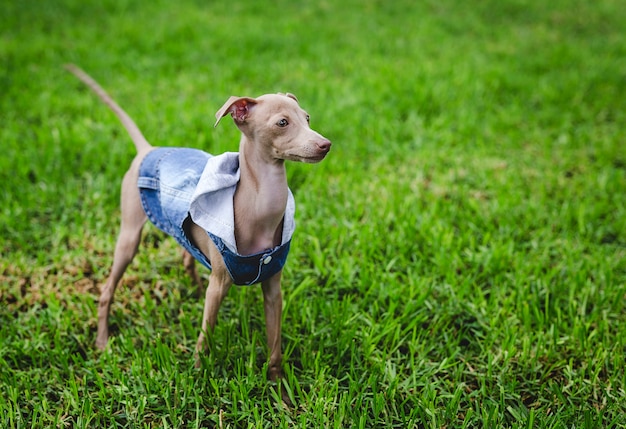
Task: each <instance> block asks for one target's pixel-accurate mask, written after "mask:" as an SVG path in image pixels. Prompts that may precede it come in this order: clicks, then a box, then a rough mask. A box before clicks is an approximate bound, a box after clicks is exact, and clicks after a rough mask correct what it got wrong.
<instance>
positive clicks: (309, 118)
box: [306, 115, 311, 124]
mask: <svg viewBox="0 0 626 429" xmlns="http://www.w3.org/2000/svg"><path fill="white" fill-rule="evenodd" d="M306 122H307V124H310V123H311V117H310V116H309V115H306Z"/></svg>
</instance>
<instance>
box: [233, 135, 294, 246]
mask: <svg viewBox="0 0 626 429" xmlns="http://www.w3.org/2000/svg"><path fill="white" fill-rule="evenodd" d="M239 169H240V179H239V183H238V184H237V189H236V191H235V197H234V212H235V239H236V240H237V251H238V253H239V254H241V255H249V254H253V253H257V252H262V251H264V250H267V249H271V248H274V247H275V246H278V245H280V244H281V239H282V230H283V218H284V216H285V208H286V206H287V198H288V195H289V189H288V187H287V172H286V170H285V162H284V161H283V160H277V159H273V158H271V157H269V156H268V154H267V153H264V152H263V150H262V148H259V147H258V145H255V144H254V142H249V141H248V140H247V138H246V137H245V136H242V139H241V142H240V145H239Z"/></svg>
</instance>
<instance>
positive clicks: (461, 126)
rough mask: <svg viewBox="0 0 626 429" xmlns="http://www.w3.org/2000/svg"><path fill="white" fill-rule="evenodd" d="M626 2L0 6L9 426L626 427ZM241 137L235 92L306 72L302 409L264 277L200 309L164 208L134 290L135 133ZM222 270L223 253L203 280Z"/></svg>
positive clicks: (1, 303)
mask: <svg viewBox="0 0 626 429" xmlns="http://www.w3.org/2000/svg"><path fill="white" fill-rule="evenodd" d="M624 22H626V8H625V7H624V5H623V3H622V2H620V1H618V0H598V1H584V0H571V1H566V0H556V1H552V2H540V1H523V0H506V1H498V0H481V1H475V2H461V1H453V0H442V1H434V0H427V1H410V0H398V1H375V0H363V1H356V0H347V1H344V2H330V1H320V2H313V1H302V2H295V1H284V0H277V1H274V2H267V3H264V2H258V1H252V0H246V1H239V2H208V1H207V2H202V1H191V0H181V1H177V2H166V1H162V0H157V1H151V2H148V1H144V2H142V1H138V0H121V1H117V0H105V1H87V2H85V1H77V0H50V1H34V0H20V1H17V0H13V1H11V0H9V1H8V2H5V4H3V7H2V13H1V14H0V35H1V36H0V61H1V67H0V147H1V149H2V150H1V151H0V182H1V183H2V190H1V191H0V252H1V254H2V257H1V260H0V426H1V427H3V428H5V427H7V428H43V427H46V428H47V427H72V428H83V427H84V428H156V427H159V428H161V427H163V428H174V427H176V428H195V427H215V428H287V427H289V428H291V427H306V428H318V427H319V428H353V427H354V428H461V427H464V428H509V427H510V428H564V429H565V428H618V427H626V373H625V369H624V367H625V365H626V363H625V357H626V326H625V325H626V307H625V301H626V289H625V285H626V33H625V32H624V26H623V24H624ZM66 62H74V63H77V64H79V65H80V66H81V67H83V68H84V69H85V70H87V71H88V72H89V73H90V74H92V75H93V76H94V77H95V78H96V79H97V80H98V81H100V83H101V84H102V85H103V86H104V87H105V88H106V89H107V90H108V91H109V92H110V93H111V94H112V95H113V96H114V97H115V98H116V99H117V100H118V102H119V103H120V104H121V105H122V106H123V107H124V108H125V109H126V110H127V111H128V112H129V113H130V114H131V116H133V118H134V119H135V120H136V122H137V123H138V124H139V126H140V127H141V128H142V130H143V131H144V134H145V135H146V136H147V137H148V139H149V140H150V141H151V142H152V143H153V144H155V145H178V146H191V147H198V148H203V149H205V150H207V151H210V152H213V153H220V152H223V151H227V150H230V151H232V150H237V147H238V139H239V136H238V131H237V130H236V127H235V126H234V125H233V124H232V122H231V121H223V122H222V123H221V124H220V126H219V127H218V128H216V129H214V128H213V126H212V125H213V122H214V116H213V115H214V113H215V111H216V110H217V109H218V108H219V107H220V106H221V105H222V104H223V102H224V101H225V100H226V99H227V98H228V97H229V96H230V95H248V96H257V95H260V94H263V93H267V92H279V91H282V92H286V91H289V92H292V93H294V94H296V95H297V96H298V98H299V99H300V102H301V104H302V105H303V107H305V108H306V109H307V110H308V112H309V113H310V114H311V118H312V121H311V122H312V126H313V128H315V129H316V130H318V131H320V132H321V133H322V134H324V135H325V136H327V137H329V138H330V139H331V140H332V141H333V149H332V151H331V153H330V155H329V156H328V157H327V158H326V160H325V161H324V162H323V163H321V164H319V165H315V166H311V165H302V164H289V165H288V171H289V177H290V186H291V188H292V190H293V192H294V194H295V197H296V202H297V213H296V219H297V222H298V228H297V231H296V234H295V236H294V242H293V245H292V251H291V255H290V259H289V261H288V263H287V267H286V270H285V274H284V276H283V293H284V315H283V316H284V317H283V319H284V321H283V351H284V358H285V372H286V377H285V379H284V380H283V384H284V385H285V387H286V390H287V391H288V392H289V394H290V396H291V397H292V400H293V403H294V405H293V406H292V407H290V408H287V407H284V406H283V405H282V404H281V403H280V401H279V400H278V395H277V393H276V391H277V389H276V386H275V385H272V384H270V383H268V382H267V381H266V376H265V374H266V369H267V365H266V354H267V349H266V345H265V331H264V319H263V310H262V299H261V291H260V288H259V287H250V288H233V289H232V290H231V292H230V294H229V296H228V297H227V299H226V302H225V303H224V305H223V306H222V308H221V311H220V318H219V323H218V326H217V328H216V331H215V334H214V338H213V341H212V345H211V351H210V354H209V355H207V356H206V358H204V360H203V366H202V368H201V369H199V370H198V369H195V368H194V367H193V348H194V346H195V341H196V339H197V335H198V332H199V324H200V318H201V315H202V302H201V301H199V300H198V299H197V298H195V297H194V289H193V286H192V284H191V281H190V279H189V278H187V277H186V276H185V275H184V270H183V267H182V264H181V260H180V252H179V249H178V248H177V246H176V245H175V243H174V241H173V240H171V239H168V238H166V237H164V236H163V235H162V234H161V233H160V232H158V231H157V230H156V228H154V227H147V228H146V229H145V230H144V238H143V246H142V248H141V251H140V253H139V254H138V256H137V258H136V259H135V262H134V263H133V265H132V266H131V267H130V268H129V270H128V271H127V273H126V276H125V277H124V279H123V281H122V284H121V285H120V287H119V289H118V292H117V294H116V302H115V304H114V307H113V309H112V318H111V322H112V329H113V336H112V338H111V342H110V344H109V348H108V350H107V352H104V353H100V352H98V351H97V350H96V349H95V347H94V341H95V327H96V305H97V297H98V293H99V292H98V291H99V288H100V287H101V286H102V285H103V283H104V281H105V279H106V276H107V275H108V270H109V267H110V264H111V261H112V251H113V247H114V242H115V238H116V235H117V228H118V222H119V206H118V202H119V185H120V181H121V177H122V175H123V174H124V172H125V170H126V169H127V167H128V164H129V162H130V160H131V159H132V157H133V155H134V148H133V146H132V144H131V142H130V140H129V138H128V137H127V135H126V134H125V132H124V130H123V128H122V127H121V125H120V124H119V123H118V121H117V120H116V118H115V117H114V116H113V115H112V114H111V113H110V112H109V111H108V110H107V108H106V107H105V106H104V105H103V104H102V103H101V102H100V101H98V100H97V99H96V98H95V97H94V96H93V94H91V93H90V92H89V91H88V90H86V88H85V87H84V86H83V85H82V84H81V83H80V82H78V81H77V80H76V79H75V78H74V77H73V76H71V75H70V74H69V73H67V72H66V71H65V70H64V69H63V64H64V63H66ZM202 275H203V277H204V278H208V272H207V271H204V272H202Z"/></svg>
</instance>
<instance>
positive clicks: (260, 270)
mask: <svg viewBox="0 0 626 429" xmlns="http://www.w3.org/2000/svg"><path fill="white" fill-rule="evenodd" d="M66 68H67V69H68V70H69V71H70V72H72V73H73V74H74V75H76V76H77V77H78V78H79V79H80V80H81V81H83V82H84V83H85V84H86V85H87V86H88V87H89V88H91V89H92V90H93V91H94V92H95V93H96V94H97V95H98V96H99V97H100V98H101V99H102V101H104V103H105V104H106V105H107V106H108V107H109V108H111V110H113V112H114V113H115V114H116V115H117V117H118V118H119V120H120V121H121V122H122V124H123V126H124V127H125V128H126V130H127V131H128V133H129V134H130V137H131V139H132V141H133V142H134V144H135V147H136V149H137V155H136V156H135V158H134V160H133V161H132V163H131V166H130V168H129V170H128V171H127V172H126V174H125V176H124V179H123V181H122V189H121V218H122V219H121V229H120V233H119V237H118V239H117V243H116V245H115V253H114V257H113V266H112V268H111V272H110V275H109V277H108V279H107V282H106V284H105V286H104V289H103V290H102V293H101V295H100V299H99V304H98V334H97V338H96V346H97V347H98V348H100V349H104V348H105V347H106V344H107V341H108V337H109V328H108V318H109V311H110V308H111V302H112V300H113V295H114V293H115V288H116V287H117V284H118V282H119V281H120V279H121V277H122V275H123V274H124V271H125V270H126V267H127V266H128V264H130V262H131V261H132V259H133V257H134V256H135V254H136V253H137V249H138V246H139V242H140V239H141V230H142V228H143V225H144V224H145V222H146V220H148V219H150V221H152V222H153V223H154V224H155V225H156V226H157V227H159V228H160V229H162V230H164V231H165V232H167V233H168V234H170V235H172V236H174V237H175V238H176V240H177V241H178V242H179V243H181V244H182V245H183V247H184V249H185V250H184V251H183V262H184V266H185V270H186V271H187V272H188V273H189V274H190V275H191V277H192V279H193V280H194V282H195V283H196V284H197V285H198V287H199V288H201V289H200V290H202V289H204V288H203V287H202V285H201V280H200V277H199V275H198V273H197V270H196V267H195V260H199V261H200V262H201V263H203V264H204V265H206V266H207V267H210V268H211V274H210V276H209V284H208V286H207V287H206V291H205V302H204V314H203V316H202V331H201V332H200V335H199V337H198V341H197V344H196V350H195V363H196V366H199V365H200V354H201V353H202V352H204V351H205V349H206V340H205V335H209V334H210V333H211V332H212V331H213V328H214V326H215V323H216V321H217V313H218V310H219V307H220V304H221V302H222V300H223V299H224V297H225V296H226V295H227V293H228V290H229V289H230V287H231V285H232V284H233V283H235V284H254V283H261V285H262V290H263V300H264V310H265V322H266V330H267V341H268V348H269V353H270V357H269V374H268V375H269V378H270V379H271V380H276V379H277V378H280V377H281V376H282V352H281V316H282V293H281V273H282V268H283V265H284V263H285V259H286V257H287V252H288V250H289V242H290V239H291V233H292V232H293V227H294V224H293V210H294V205H293V196H292V194H291V191H290V190H289V188H288V186H287V175H286V171H285V163H284V161H285V160H290V161H302V162H307V163H317V162H319V161H321V160H323V159H324V157H325V156H326V155H327V154H328V152H329V150H330V146H331V142H330V141H329V140H328V139H326V138H325V137H323V136H322V135H320V134H318V133H317V132H315V131H313V130H312V129H311V128H310V126H309V115H308V114H307V113H306V112H305V111H304V110H303V109H302V108H301V107H300V106H299V104H298V100H297V99H296V97H295V96H294V95H292V94H288V93H287V94H267V95H263V96H260V97H258V98H250V97H230V98H229V99H228V101H226V103H225V104H224V105H223V106H222V107H221V108H220V109H219V110H218V111H217V113H216V115H215V116H216V119H217V122H216V123H215V126H217V124H218V123H219V121H220V119H221V118H222V117H224V116H226V115H228V114H230V115H231V116H232V118H233V120H234V122H235V125H237V127H238V128H239V130H240V131H241V133H242V135H241V140H240V143H239V152H238V153H230V154H228V153H227V154H222V155H224V156H226V157H225V158H224V156H222V155H218V156H215V157H213V156H212V155H209V154H207V153H205V152H202V151H199V150H196V149H184V148H167V149H166V148H156V147H153V146H151V145H150V143H148V141H147V140H146V138H145V137H144V136H143V134H142V133H141V131H140V130H139V128H138V127H137V125H136V124H135V122H134V121H133V120H132V119H131V118H130V117H129V116H128V114H126V112H125V111H124V110H122V108H120V107H119V106H118V105H117V103H116V102H115V101H114V100H113V99H112V98H111V97H110V96H109V95H108V94H107V93H106V92H105V91H104V90H103V89H102V88H101V87H100V85H98V83H97V82H96V81H94V80H93V79H92V78H91V77H90V76H89V75H87V74H86V73H85V72H84V71H82V70H81V69H80V68H78V67H77V66H75V65H72V64H68V65H67V66H66ZM212 180H217V182H221V185H220V184H218V185H214V184H212V183H211V181H212ZM223 203H227V204H226V206H224V204H223ZM218 206H219V207H218ZM215 207H218V208H217V209H216V208H215ZM211 210H213V211H217V212H219V213H222V212H223V213H226V219H225V220H222V219H219V218H218V216H217V214H219V213H217V214H216V213H213V212H211ZM229 225H230V232H229ZM220 231H226V232H225V237H224V236H222V237H220V236H218V235H219V233H220ZM229 234H230V237H229ZM223 235H224V234H223ZM240 271H243V272H240Z"/></svg>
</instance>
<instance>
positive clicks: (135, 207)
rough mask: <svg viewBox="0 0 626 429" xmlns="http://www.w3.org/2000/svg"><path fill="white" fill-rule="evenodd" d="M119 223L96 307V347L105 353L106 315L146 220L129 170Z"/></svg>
mask: <svg viewBox="0 0 626 429" xmlns="http://www.w3.org/2000/svg"><path fill="white" fill-rule="evenodd" d="M121 209H122V222H121V227H120V233H119V236H118V238H117V243H116V244H115V253H114V255H113V266H112V267H111V273H110V274H109V278H108V279H107V282H106V284H105V286H104V289H103V290H102V293H101V294H100V300H99V303H98V335H97V337H96V347H98V348H99V349H104V348H105V347H106V345H107V342H108V339H109V312H110V310H111V303H112V302H113V295H114V294H115V288H116V287H117V284H118V283H119V281H120V279H121V278H122V275H123V274H124V271H126V268H127V267H128V265H129V264H130V263H131V261H132V260H133V258H134V256H135V254H136V253H137V248H138V247H139V242H140V240H141V230H142V229H143V225H144V224H145V223H146V221H147V217H146V215H145V212H144V210H143V207H142V205H141V200H140V197H139V189H138V187H137V177H136V174H133V169H132V167H131V170H129V171H128V172H127V173H126V175H125V176H124V180H123V182H122V201H121Z"/></svg>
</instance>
